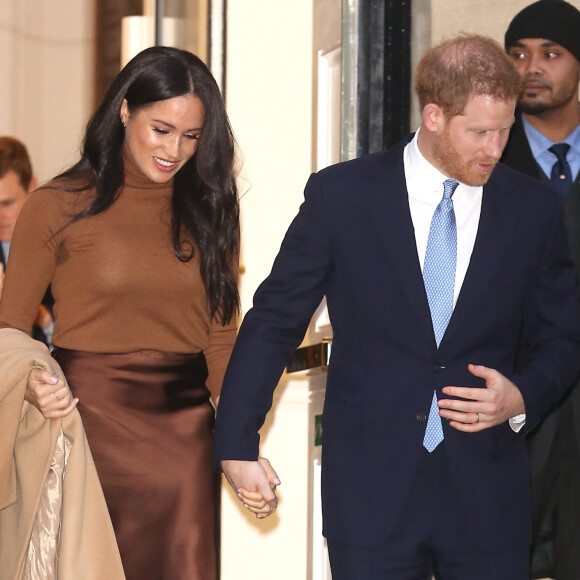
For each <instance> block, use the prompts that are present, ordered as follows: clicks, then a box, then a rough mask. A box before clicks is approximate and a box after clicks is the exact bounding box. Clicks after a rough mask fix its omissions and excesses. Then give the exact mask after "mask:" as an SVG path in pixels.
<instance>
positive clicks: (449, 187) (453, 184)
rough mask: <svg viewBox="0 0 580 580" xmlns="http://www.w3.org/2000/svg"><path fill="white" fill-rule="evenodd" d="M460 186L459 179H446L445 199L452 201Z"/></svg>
mask: <svg viewBox="0 0 580 580" xmlns="http://www.w3.org/2000/svg"><path fill="white" fill-rule="evenodd" d="M458 185H459V181H457V179H446V180H445V181H444V182H443V199H451V196H452V195H453V194H454V193H455V190H456V189H457V186H458Z"/></svg>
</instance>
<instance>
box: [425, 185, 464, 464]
mask: <svg viewBox="0 0 580 580" xmlns="http://www.w3.org/2000/svg"><path fill="white" fill-rule="evenodd" d="M458 185H459V182H457V181H456V180H455V179H446V180H445V182H444V183H443V199H442V200H441V201H440V202H439V205H438V206H437V208H436V209H435V212H434V214H433V219H432V220H431V228H430V230H429V238H428V240H427V251H426V253H425V263H424V265H423V281H424V283H425V290H426V292H427V300H428V302H429V309H430V310H431V321H432V323H433V332H434V333H435V341H436V342H437V347H439V343H440V342H441V339H442V338H443V335H444V334H445V329H446V328H447V324H448V323H449V320H450V319H451V314H452V313H453V294H454V290H455V266H456V263H457V226H456V224H455V212H454V211H453V200H452V199H451V198H452V196H453V193H454V192H455V189H456V188H457V186H458ZM441 441H443V426H442V425H441V417H440V416H439V408H438V406H437V394H436V393H435V392H433V399H432V401H431V409H430V410H429V418H428V419H427V427H426V428H425V437H424V439H423V446H424V447H425V449H427V451H429V453H431V452H432V451H433V450H434V449H435V448H436V447H437V445H439V443H441Z"/></svg>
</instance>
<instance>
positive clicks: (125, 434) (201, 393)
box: [0, 47, 239, 580]
mask: <svg viewBox="0 0 580 580" xmlns="http://www.w3.org/2000/svg"><path fill="white" fill-rule="evenodd" d="M238 240H239V228H238V200H237V192H236V186H235V176H234V139H233V136H232V132H231V129H230V125H229V122H228V118H227V115H226V112H225V109H224V105H223V102H222V99H221V95H220V92H219V89H218V87H217V85H216V83H215V81H214V79H213V77H212V76H211V73H210V72H209V70H208V69H207V67H206V66H205V65H204V64H203V63H202V61H201V60H199V59H198V58H197V57H196V56H194V55H192V54H191V53H188V52H185V51H182V50H178V49H174V48H166V47H155V48H150V49H147V50H145V51H143V52H142V53H140V54H139V55H137V56H136V57H135V58H134V59H133V60H132V61H131V62H129V64H127V66H126V67H125V68H124V69H123V70H122V71H121V72H120V73H119V75H118V76H117V78H116V79H115V80H114V82H113V83H112V85H111V87H110V89H109V91H108V92H107V94H106V96H105V98H104V100H103V102H102V103H101V105H100V106H99V108H98V109H97V111H96V113H95V114H94V116H93V117H92V119H91V120H90V122H89V124H88V126H87V130H86V135H85V139H84V145H83V149H82V152H81V159H80V161H79V162H78V163H77V164H76V165H74V166H73V167H71V168H70V169H68V170H67V171H65V172H64V173H62V174H61V175H59V176H58V177H56V178H55V179H54V180H53V181H51V182H50V183H48V184H47V185H45V186H44V187H42V188H41V189H40V190H38V191H37V192H35V193H33V194H32V195H31V196H30V199H29V201H28V202H27V204H26V205H25V207H24V209H23V211H22V213H21V217H20V220H19V222H18V225H17V227H16V231H15V233H14V237H13V243H12V246H11V255H10V266H9V269H8V271H7V275H6V280H5V284H4V290H3V294H2V301H1V304H0V326H1V327H4V328H7V327H8V328H16V329H20V330H22V331H24V332H29V331H30V328H31V326H32V322H33V319H34V317H35V315H36V311H37V309H38V304H39V303H40V300H41V298H42V295H43V293H44V291H45V290H46V287H47V286H48V284H51V285H52V291H53V295H54V298H55V306H54V317H55V328H54V335H53V342H54V345H55V350H54V357H55V359H56V360H57V361H58V363H59V364H60V366H61V368H62V369H63V371H64V374H65V376H66V381H67V383H68V385H70V389H71V390H72V393H71V390H69V387H68V386H67V385H66V384H65V383H64V382H63V380H62V377H52V376H51V375H50V374H48V373H47V372H42V371H41V370H38V369H35V370H33V371H31V373H30V376H29V379H28V387H27V393H26V396H27V399H28V400H29V401H30V402H31V403H32V404H33V405H35V406H36V407H37V408H38V409H39V410H40V411H41V412H42V414H43V415H44V417H48V418H58V417H63V416H65V415H67V414H68V413H70V412H71V411H72V410H73V409H74V408H75V406H76V405H77V404H78V409H79V412H80V413H81V416H82V418H83V423H84V426H85V430H86V433H87V438H88V441H89V445H90V447H91V451H92V454H93V456H94V460H95V464H96V467H97V472H98V474H99V479H100V481H101V484H102V487H103V491H104V493H105V498H106V500H107V506H108V508H109V512H110V515H111V519H112V522H113V526H114V528H115V533H116V536H117V542H118V545H119V549H120V552H121V557H122V560H123V565H124V568H125V573H126V575H127V578H129V579H131V580H143V579H147V580H157V579H159V580H162V579H163V580H167V579H170V578H171V579H174V578H175V579H177V578H191V579H197V580H200V579H208V580H210V579H211V580H214V579H215V575H216V572H215V570H216V552H215V518H216V509H215V493H216V485H215V478H214V476H213V473H212V459H211V436H212V435H211V432H212V421H213V414H214V413H213V408H212V406H211V404H210V402H213V403H214V404H216V403H217V399H218V398H219V391H220V388H221V381H222V377H223V374H224V372H225V367H226V365H227V361H228V359H229V355H230V352H231V348H232V345H233V342H234V339H235V332H236V331H235V316H236V312H237V309H238V291H237V258H238V249H239V248H238ZM73 394H74V398H73Z"/></svg>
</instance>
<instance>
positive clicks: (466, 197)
mask: <svg viewBox="0 0 580 580" xmlns="http://www.w3.org/2000/svg"><path fill="white" fill-rule="evenodd" d="M418 135H419V130H418V131H417V132H416V133H415V137H414V138H413V140H412V141H411V142H410V143H409V144H408V145H407V146H406V147H405V150H404V152H403V164H404V168H405V180H406V182H407V192H408V194H409V209H410V211H411V219H412V221H413V228H414V229H415V242H416V244H417V255H418V256H419V262H420V264H421V270H423V263H424V262H425V254H426V252H427V240H428V238H429V230H430V228H431V220H432V218H433V213H434V212H435V208H436V207H437V206H438V205H439V202H440V201H441V199H442V198H443V182H444V181H445V180H446V179H449V178H448V177H447V176H446V175H444V174H443V173H441V172H440V171H439V170H438V169H437V168H436V167H434V166H433V165H431V163H429V161H427V159H425V157H423V154H422V153H421V151H419V146H418V144H417V137H418ZM482 199H483V186H471V185H466V184H465V183H459V185H458V186H457V189H456V190H455V193H454V194H453V209H454V211H455V222H456V224H457V264H456V268H455V290H454V293H453V307H454V308H455V305H456V304H457V297H458V296H459V293H460V292H461V286H462V285H463V280H465V274H466V273H467V268H468V267H469V261H470V260H471V254H472V252H473V247H474V246H475V238H476V237H477V229H478V227H479V217H480V215H481V201H482ZM473 362H474V364H477V361H473ZM525 418H526V416H525V415H524V414H522V415H516V416H515V417H512V418H511V419H510V420H509V423H510V426H511V428H512V429H513V430H514V431H516V432H517V431H519V430H520V429H521V428H522V427H523V425H524V423H525Z"/></svg>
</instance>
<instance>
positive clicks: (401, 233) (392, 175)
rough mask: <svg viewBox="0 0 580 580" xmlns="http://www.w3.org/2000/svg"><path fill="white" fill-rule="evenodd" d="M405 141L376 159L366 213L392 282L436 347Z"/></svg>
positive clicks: (428, 338)
mask: <svg viewBox="0 0 580 580" xmlns="http://www.w3.org/2000/svg"><path fill="white" fill-rule="evenodd" d="M407 142H408V141H402V142H399V143H398V144H397V145H395V146H394V147H393V148H392V149H390V150H389V151H387V152H386V153H384V154H382V155H381V156H380V157H379V159H380V161H381V163H377V166H376V171H375V174H374V176H373V177H374V180H375V183H374V186H373V187H371V188H369V191H368V201H369V213H370V215H371V219H372V221H373V225H374V227H375V229H376V231H377V234H378V237H379V239H380V240H381V243H382V245H383V248H384V250H385V252H386V255H387V258H388V260H389V263H390V265H391V268H390V271H391V272H394V277H393V278H394V279H393V280H392V283H399V284H400V285H402V287H403V290H404V292H403V295H404V296H405V300H406V301H407V303H408V306H409V309H410V310H411V311H412V312H413V313H414V315H415V317H416V322H417V324H418V326H419V328H420V329H421V331H422V333H423V334H424V335H425V336H426V338H427V340H430V341H432V343H433V347H434V348H436V343H435V335H434V333H433V325H432V322H431V313H430V311H429V303H428V302H427V294H426V292H425V286H424V283H423V275H422V273H421V265H420V262H419V257H418V256H417V243H416V241H415V231H414V228H413V222H412V219H411V212H410V210H409V196H408V193H407V186H406V182H405V171H404V167H403V150H404V148H405V145H406V143H407Z"/></svg>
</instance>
